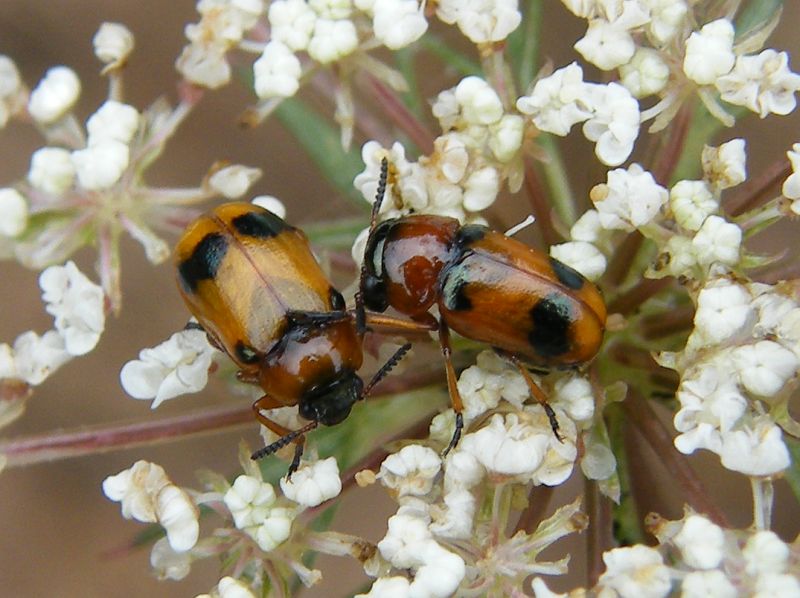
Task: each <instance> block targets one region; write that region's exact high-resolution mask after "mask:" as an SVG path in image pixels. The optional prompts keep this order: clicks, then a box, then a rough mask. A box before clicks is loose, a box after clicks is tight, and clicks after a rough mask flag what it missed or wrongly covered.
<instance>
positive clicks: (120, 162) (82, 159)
mask: <svg viewBox="0 0 800 598" xmlns="http://www.w3.org/2000/svg"><path fill="white" fill-rule="evenodd" d="M129 160H130V149H129V148H128V146H127V145H126V144H125V143H122V142H120V141H114V140H103V141H100V142H98V143H95V144H94V145H90V146H89V147H87V148H86V149H82V150H76V151H74V152H72V164H73V166H74V167H75V172H76V173H77V175H78V182H79V183H80V185H81V187H83V188H84V189H89V190H92V191H94V190H100V189H108V188H109V187H111V186H113V185H114V184H115V183H116V182H117V181H118V180H119V179H120V177H121V176H122V173H123V172H125V169H126V168H128V163H129Z"/></svg>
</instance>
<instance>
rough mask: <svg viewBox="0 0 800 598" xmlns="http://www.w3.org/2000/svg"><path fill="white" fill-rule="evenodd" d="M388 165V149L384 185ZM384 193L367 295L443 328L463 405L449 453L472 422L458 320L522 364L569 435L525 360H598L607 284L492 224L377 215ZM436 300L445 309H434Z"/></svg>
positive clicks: (365, 267) (378, 305)
mask: <svg viewBox="0 0 800 598" xmlns="http://www.w3.org/2000/svg"><path fill="white" fill-rule="evenodd" d="M387 173H388V161H387V160H386V159H385V158H384V159H383V161H382V163H381V179H382V181H383V183H382V185H379V189H380V188H383V189H384V190H385V187H386V183H385V181H386V178H387ZM384 195H385V193H379V196H378V198H377V199H376V202H375V204H374V205H373V209H372V219H371V224H370V230H369V233H368V237H367V243H366V248H365V252H364V260H363V263H362V269H361V280H360V289H359V294H360V301H361V302H363V304H364V305H365V307H366V308H367V309H369V310H371V311H374V312H384V311H385V310H386V309H387V308H389V307H392V308H394V309H395V310H396V311H398V312H400V313H401V314H403V315H405V316H408V317H409V318H411V319H412V320H414V321H417V322H421V323H426V324H427V325H429V326H432V327H434V328H436V329H438V333H439V342H440V345H441V350H442V354H443V356H444V360H445V367H446V374H447V382H448V390H449V393H450V398H451V402H452V404H453V408H454V410H455V412H456V429H455V432H454V434H453V438H452V440H451V442H450V445H449V446H448V447H447V449H446V450H445V453H447V452H448V451H449V450H450V449H452V448H453V447H454V446H455V445H456V444H457V443H458V440H459V438H460V435H461V430H462V428H463V425H464V424H463V418H462V415H461V411H462V402H461V397H460V396H459V394H458V388H457V385H456V375H455V371H454V368H453V364H452V361H451V355H450V353H451V349H450V330H451V329H452V330H454V331H455V332H457V333H459V334H461V335H462V336H464V337H466V338H469V339H472V340H476V341H480V342H484V343H488V344H489V345H491V346H492V347H494V349H495V350H496V351H497V352H498V353H499V354H500V355H502V356H504V357H506V358H507V359H509V360H510V361H511V362H512V363H513V364H514V365H515V366H516V367H517V368H518V369H519V371H520V372H521V373H522V375H523V376H524V378H525V380H526V382H527V384H528V387H529V388H530V390H531V393H532V395H533V396H534V397H535V398H536V400H537V401H538V402H539V403H541V404H542V406H543V407H544V409H545V411H546V413H547V415H548V417H549V420H550V424H551V427H552V428H553V433H554V434H555V435H556V437H557V438H558V439H559V440H561V437H560V435H559V433H558V421H557V419H556V417H555V413H554V412H553V410H552V408H551V407H550V405H549V404H548V403H547V398H546V396H545V395H544V392H543V391H542V390H541V389H540V388H539V387H538V386H537V385H536V383H535V382H534V380H533V378H532V377H531V375H530V372H529V371H528V369H527V367H526V366H525V364H530V365H534V366H541V367H544V368H546V369H553V368H555V369H566V368H574V367H577V366H580V365H582V364H584V363H586V362H588V361H590V360H591V359H592V358H593V357H594V356H595V355H596V354H597V352H598V350H599V348H600V344H601V342H602V340H603V333H604V331H605V322H606V307H605V303H604V301H603V297H602V295H601V293H600V290H599V289H598V288H597V287H596V286H595V285H594V284H592V283H591V282H590V281H588V280H587V279H586V278H584V277H583V276H582V275H581V274H579V273H578V272H577V271H575V270H574V269H572V268H570V267H569V266H567V265H566V264H563V263H561V262H560V261H558V260H556V259H554V258H552V257H550V256H549V255H547V254H545V253H542V252H540V251H537V250H536V249H533V248H531V247H529V246H527V245H525V244H524V243H522V242H520V241H518V240H516V239H513V238H511V237H509V236H506V235H504V234H502V233H499V232H496V231H492V230H490V229H489V228H487V227H485V226H481V225H477V224H467V225H462V224H461V223H460V222H459V221H458V220H456V219H454V218H449V217H444V216H434V215H425V214H411V215H407V216H402V217H399V218H393V219H389V220H385V221H383V222H380V223H378V222H377V220H378V218H377V216H378V212H379V210H380V207H381V202H382V201H383V196H384ZM434 307H436V308H438V312H439V316H438V318H436V317H435V316H434V315H432V314H431V311H430V310H431V309H432V308H434Z"/></svg>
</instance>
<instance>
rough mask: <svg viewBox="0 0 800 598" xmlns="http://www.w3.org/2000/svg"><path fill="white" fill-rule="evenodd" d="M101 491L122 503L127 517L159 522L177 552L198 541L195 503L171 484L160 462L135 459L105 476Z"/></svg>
mask: <svg viewBox="0 0 800 598" xmlns="http://www.w3.org/2000/svg"><path fill="white" fill-rule="evenodd" d="M103 492H104V493H105V495H106V496H107V497H108V498H110V499H111V500H113V501H116V502H121V503H122V516H123V517H125V518H126V519H136V520H137V521H142V522H145V523H156V522H158V523H160V524H161V525H162V526H163V527H164V529H165V530H166V531H167V539H168V540H169V544H170V546H171V547H172V549H173V550H175V551H176V552H184V551H187V550H189V549H190V548H192V547H193V546H194V545H195V544H196V543H197V538H198V535H199V533H200V527H199V524H198V515H199V512H198V510H197V506H196V505H195V504H194V502H192V500H191V498H190V497H189V495H188V494H187V493H186V492H185V491H184V490H182V489H181V488H179V487H177V486H175V485H174V484H172V482H171V481H170V479H169V478H168V477H167V475H166V473H165V472H164V469H163V468H162V467H161V466H159V465H156V464H155V463H148V462H147V461H137V462H136V463H134V464H133V466H132V467H131V468H130V469H126V470H124V471H121V472H120V473H118V474H117V475H114V476H109V477H107V478H106V479H105V480H104V481H103Z"/></svg>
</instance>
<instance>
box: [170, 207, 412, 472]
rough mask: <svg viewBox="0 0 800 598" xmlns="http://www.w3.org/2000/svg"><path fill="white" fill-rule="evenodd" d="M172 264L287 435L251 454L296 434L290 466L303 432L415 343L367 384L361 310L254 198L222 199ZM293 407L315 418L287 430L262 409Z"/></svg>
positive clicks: (331, 420)
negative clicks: (361, 372)
mask: <svg viewBox="0 0 800 598" xmlns="http://www.w3.org/2000/svg"><path fill="white" fill-rule="evenodd" d="M175 265H176V269H177V278H178V287H179V289H180V293H181V296H182V297H183V300H184V301H185V302H186V305H187V306H188V307H189V311H191V312H192V314H193V315H194V316H195V318H197V321H198V322H199V324H200V326H201V327H202V328H203V329H204V330H205V331H206V333H207V334H208V336H209V339H210V341H211V342H212V344H214V345H215V346H216V347H218V348H219V349H221V350H223V351H225V352H226V353H227V354H228V355H229V356H230V358H231V359H232V360H233V361H234V362H235V363H236V365H237V366H238V367H239V372H238V377H239V379H240V380H242V381H244V382H248V383H251V384H257V385H259V386H261V388H262V389H263V390H264V393H265V394H264V396H263V397H261V398H260V399H258V400H257V401H255V402H254V403H253V411H254V414H255V417H256V418H257V419H258V421H259V422H261V423H262V424H264V425H265V426H267V428H269V429H270V430H272V431H273V432H275V433H276V434H278V435H279V436H280V438H279V439H278V440H277V441H276V442H274V443H272V444H270V445H269V446H266V447H264V448H262V449H261V450H259V451H257V452H255V453H254V454H253V458H254V459H257V458H259V457H262V456H264V455H268V454H271V453H273V452H275V451H277V450H278V449H280V448H282V447H283V446H286V445H287V444H288V443H290V442H295V443H296V448H295V457H294V460H293V461H292V465H291V467H290V469H289V472H290V473H291V472H293V471H294V470H296V469H297V466H298V465H299V462H300V457H301V456H302V451H303V443H304V439H305V433H306V432H308V431H310V430H312V429H314V428H315V427H317V425H319V424H324V425H326V426H330V425H334V424H338V423H339V422H341V421H342V420H344V419H345V418H346V417H347V415H348V414H349V413H350V410H351V408H352V406H353V404H354V403H355V402H356V401H358V400H360V399H362V398H364V397H365V396H366V394H367V393H368V392H369V391H370V390H371V388H372V387H373V386H374V384H375V383H377V382H378V380H380V379H381V378H382V377H383V376H384V375H385V374H386V373H387V372H388V371H389V370H390V369H391V368H392V367H393V366H394V365H395V364H396V362H397V361H398V360H399V359H400V358H401V357H402V355H403V354H404V353H405V352H406V351H407V350H408V347H409V346H405V347H403V348H401V349H400V350H399V351H398V352H397V353H395V355H394V356H393V357H392V358H391V359H390V360H389V362H387V363H386V364H385V365H384V366H383V367H382V368H381V370H380V371H379V372H378V373H377V374H376V375H375V377H374V378H373V380H372V381H371V382H370V384H368V385H367V386H366V387H365V386H364V384H363V382H362V380H361V378H359V377H358V375H357V373H356V372H357V370H358V369H359V368H360V367H361V364H362V361H363V354H362V349H361V346H362V337H363V331H364V328H365V327H364V325H363V322H364V321H365V320H364V316H363V315H361V316H359V317H355V316H354V314H352V313H351V312H348V311H346V306H345V301H344V298H343V297H342V295H341V293H339V291H337V290H336V289H335V288H334V287H333V286H332V285H331V283H330V282H329V281H328V279H327V278H326V276H325V274H324V273H323V272H322V269H321V267H320V265H319V264H318V263H317V261H316V260H315V259H314V256H313V254H312V252H311V248H310V247H309V243H308V239H307V238H306V236H305V234H304V233H303V232H302V231H300V230H299V229H297V228H294V227H292V226H289V225H288V224H287V223H286V222H284V221H283V220H282V219H280V218H279V217H278V216H276V215H275V214H273V213H271V212H269V211H268V210H265V209H263V208H260V207H258V206H256V205H253V204H249V203H228V204H223V205H221V206H219V207H217V208H215V209H214V210H212V211H210V212H208V213H207V214H204V215H203V216H201V217H200V218H198V219H197V220H195V221H194V222H193V223H192V224H190V225H189V226H188V227H187V229H186V231H185V232H184V234H183V236H182V237H181V239H180V241H179V242H178V245H177V247H176V249H175ZM287 405H298V409H299V413H300V415H301V416H302V417H304V418H305V419H308V420H310V423H309V424H308V425H307V426H304V427H303V428H301V429H300V430H295V431H290V430H287V429H286V428H284V427H283V426H281V425H280V424H278V423H276V422H274V421H272V420H271V419H269V418H268V417H266V416H265V415H264V414H262V413H261V411H262V410H263V409H273V408H276V407H283V406H287Z"/></svg>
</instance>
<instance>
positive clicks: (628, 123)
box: [583, 83, 639, 166]
mask: <svg viewBox="0 0 800 598" xmlns="http://www.w3.org/2000/svg"><path fill="white" fill-rule="evenodd" d="M589 90H590V92H591V103H592V109H593V113H592V116H591V118H589V120H587V121H586V122H585V123H584V124H583V134H584V135H585V136H586V138H587V139H589V140H590V141H594V142H596V145H595V148H594V153H595V155H596V156H597V157H598V158H599V159H600V161H601V162H602V163H603V164H606V165H608V166H617V165H618V164H622V163H623V162H624V161H625V160H627V159H628V156H630V155H631V152H632V151H633V144H634V142H635V141H636V137H637V136H638V135H639V103H638V102H637V101H636V98H634V97H633V96H632V95H631V92H629V91H628V90H627V89H626V88H624V87H623V86H622V85H619V84H618V83H609V84H607V85H590V86H589Z"/></svg>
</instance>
